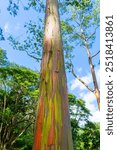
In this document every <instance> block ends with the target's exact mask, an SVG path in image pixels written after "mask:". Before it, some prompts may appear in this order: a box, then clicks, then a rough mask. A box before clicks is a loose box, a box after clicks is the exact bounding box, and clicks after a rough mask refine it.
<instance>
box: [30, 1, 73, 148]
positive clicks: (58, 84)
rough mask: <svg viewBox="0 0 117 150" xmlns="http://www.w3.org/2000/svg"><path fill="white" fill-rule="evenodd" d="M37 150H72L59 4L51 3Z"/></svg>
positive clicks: (45, 47)
mask: <svg viewBox="0 0 117 150" xmlns="http://www.w3.org/2000/svg"><path fill="white" fill-rule="evenodd" d="M40 78H41V81H40V98H39V104H38V109H37V120H36V130H35V137H34V146H33V150H72V149H73V146H72V138H71V127H70V117H69V106H68V95H67V84H66V75H65V67H64V57H63V49H62V41H61V33H60V21H59V13H58V1H57V0H47V2H46V18H45V31H44V47H43V57H42V64H41V77H40Z"/></svg>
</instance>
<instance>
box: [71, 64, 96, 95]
mask: <svg viewBox="0 0 117 150" xmlns="http://www.w3.org/2000/svg"><path fill="white" fill-rule="evenodd" d="M72 74H73V76H74V77H75V78H76V79H78V80H79V81H80V82H81V83H82V84H83V85H84V86H85V87H86V88H87V89H88V90H90V91H91V92H94V90H93V89H92V88H91V87H89V86H88V85H87V84H86V83H85V82H84V81H83V80H82V79H81V78H80V77H78V76H77V75H76V74H75V72H74V69H73V65H72Z"/></svg>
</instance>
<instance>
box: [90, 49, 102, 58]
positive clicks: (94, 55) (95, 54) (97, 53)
mask: <svg viewBox="0 0 117 150" xmlns="http://www.w3.org/2000/svg"><path fill="white" fill-rule="evenodd" d="M99 53H100V51H98V52H97V53H95V54H94V55H93V56H91V59H92V58H93V57H95V56H97V55H98V54H99Z"/></svg>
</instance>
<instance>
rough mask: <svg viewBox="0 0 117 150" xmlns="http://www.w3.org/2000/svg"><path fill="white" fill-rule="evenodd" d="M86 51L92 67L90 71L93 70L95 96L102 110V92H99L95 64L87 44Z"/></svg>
mask: <svg viewBox="0 0 117 150" xmlns="http://www.w3.org/2000/svg"><path fill="white" fill-rule="evenodd" d="M86 51H87V55H88V60H89V65H90V70H91V74H92V78H93V85H94V95H95V97H96V99H97V104H98V108H99V110H100V91H99V87H98V83H97V78H96V74H95V70H94V66H93V63H92V58H91V54H90V50H89V48H88V45H87V44H86Z"/></svg>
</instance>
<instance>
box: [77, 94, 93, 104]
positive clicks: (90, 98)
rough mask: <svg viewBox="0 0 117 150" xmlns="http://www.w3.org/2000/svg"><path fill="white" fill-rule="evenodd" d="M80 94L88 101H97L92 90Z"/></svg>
mask: <svg viewBox="0 0 117 150" xmlns="http://www.w3.org/2000/svg"><path fill="white" fill-rule="evenodd" d="M79 95H80V97H82V99H83V100H85V101H86V102H88V103H92V102H94V101H95V95H94V94H93V93H92V92H90V91H88V92H82V93H80V94H79Z"/></svg>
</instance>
